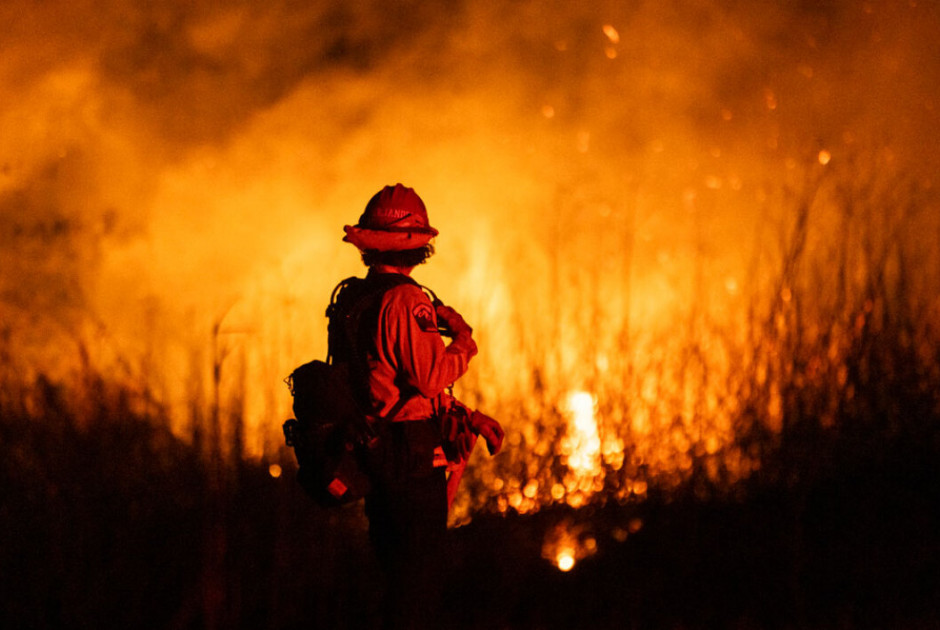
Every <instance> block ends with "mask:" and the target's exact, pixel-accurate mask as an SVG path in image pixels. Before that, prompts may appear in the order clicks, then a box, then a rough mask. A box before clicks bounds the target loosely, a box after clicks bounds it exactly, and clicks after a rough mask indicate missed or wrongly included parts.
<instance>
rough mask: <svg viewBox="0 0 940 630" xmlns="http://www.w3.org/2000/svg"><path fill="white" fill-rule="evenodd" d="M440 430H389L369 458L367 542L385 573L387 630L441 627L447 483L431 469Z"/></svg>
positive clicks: (409, 425)
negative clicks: (438, 622)
mask: <svg viewBox="0 0 940 630" xmlns="http://www.w3.org/2000/svg"><path fill="white" fill-rule="evenodd" d="M439 442H440V438H439V434H438V432H437V430H436V429H435V428H434V427H433V425H431V423H429V422H400V423H393V424H391V425H390V426H389V427H388V428H387V429H386V430H385V431H383V432H382V435H381V437H380V441H379V446H378V447H376V449H375V451H374V452H373V453H372V456H371V466H370V467H371V469H372V479H373V488H372V493H371V494H370V495H369V496H368V497H367V498H366V515H367V516H368V518H369V537H370V539H371V540H372V544H373V547H374V549H375V553H376V556H377V558H378V561H379V564H380V566H381V567H382V569H383V571H384V572H385V577H386V581H385V583H386V592H385V594H384V598H385V599H384V602H383V611H384V624H385V628H387V629H389V630H392V629H394V630H417V629H420V628H439V626H438V625H437V621H438V616H439V608H440V599H441V594H442V587H443V579H444V567H445V563H446V562H447V557H446V556H447V554H446V543H447V481H446V478H445V471H444V468H434V467H433V466H432V460H433V451H434V447H435V446H436V445H437V444H439Z"/></svg>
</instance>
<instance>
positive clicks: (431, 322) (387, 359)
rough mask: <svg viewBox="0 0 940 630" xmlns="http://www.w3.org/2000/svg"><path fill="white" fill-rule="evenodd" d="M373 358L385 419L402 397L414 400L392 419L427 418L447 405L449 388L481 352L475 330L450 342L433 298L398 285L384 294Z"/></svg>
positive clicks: (374, 384)
mask: <svg viewBox="0 0 940 630" xmlns="http://www.w3.org/2000/svg"><path fill="white" fill-rule="evenodd" d="M374 348H375V354H374V355H373V354H372V353H370V356H369V394H370V397H371V399H372V401H371V402H372V405H373V409H374V410H375V411H376V412H377V414H378V415H379V416H382V417H384V416H385V415H386V414H387V413H388V412H389V410H391V409H392V407H394V406H395V404H396V403H397V402H398V399H399V398H400V397H401V396H405V397H409V399H408V401H407V402H406V403H405V404H404V405H403V406H402V407H401V409H400V410H399V411H398V412H397V413H396V414H395V417H394V418H390V420H392V421H394V422H400V421H406V420H424V419H427V418H430V417H431V416H432V415H433V414H434V412H435V410H436V408H437V406H438V405H440V404H441V399H442V394H443V393H444V390H445V389H446V388H447V387H448V386H449V385H451V384H453V383H454V381H456V380H457V379H458V378H460V377H461V376H462V375H463V374H464V373H465V372H466V371H467V365H468V364H469V362H470V359H471V358H472V357H473V356H474V355H475V354H476V353H477V346H476V343H475V342H474V341H473V338H472V337H471V334H470V332H469V331H463V332H460V333H458V334H457V335H456V336H455V337H454V338H453V339H452V340H451V342H450V343H449V344H447V345H446V346H445V344H444V339H443V338H442V337H441V334H440V332H439V331H438V327H437V313H436V312H435V309H434V306H433V305H432V304H431V300H430V299H428V296H427V295H425V293H424V292H423V291H422V290H421V288H420V287H419V286H417V285H414V284H411V283H407V284H400V285H398V286H395V287H393V288H391V289H389V290H388V291H386V293H385V295H384V296H383V297H382V303H381V306H380V308H379V313H378V329H377V331H376V334H375V345H374Z"/></svg>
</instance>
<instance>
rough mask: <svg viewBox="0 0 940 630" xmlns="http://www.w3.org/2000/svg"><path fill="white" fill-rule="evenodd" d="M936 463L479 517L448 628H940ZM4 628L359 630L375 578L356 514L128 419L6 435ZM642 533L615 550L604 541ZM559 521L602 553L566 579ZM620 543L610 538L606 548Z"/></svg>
mask: <svg viewBox="0 0 940 630" xmlns="http://www.w3.org/2000/svg"><path fill="white" fill-rule="evenodd" d="M938 451H940V449H938V448H937V444H936V443H935V442H931V441H929V440H928V441H924V440H916V441H907V442H905V441H904V440H893V441H889V442H886V443H884V444H879V445H877V448H875V447H874V446H872V447H869V448H866V449H862V451H860V452H862V453H863V455H858V454H856V455H853V456H852V457H847V456H844V457H843V456H840V455H839V454H838V453H835V454H833V453H830V452H828V451H821V452H820V453H818V455H819V456H821V457H825V458H828V460H827V461H828V465H824V466H817V467H816V471H815V472H814V473H813V475H812V476H811V478H809V477H810V476H809V475H806V476H803V477H800V476H799V475H797V476H796V477H795V479H794V478H791V479H790V481H787V482H784V481H780V479H781V478H783V477H782V476H780V475H776V476H775V475H771V474H767V475H764V476H763V477H761V476H759V477H757V478H755V479H754V480H752V482H751V483H750V484H749V485H748V486H747V487H746V488H744V489H743V491H742V492H741V493H738V495H737V497H738V498H734V499H731V498H728V497H727V496H725V497H724V498H711V499H701V498H695V497H694V496H693V495H692V493H688V496H682V495H681V493H680V495H678V496H672V497H670V498H669V499H668V500H667V499H666V498H664V497H662V496H658V495H657V494H656V493H655V492H651V496H650V498H649V499H648V500H647V501H645V502H644V503H641V504H636V505H626V506H620V505H608V506H605V507H602V506H594V507H590V508H586V509H581V510H578V511H574V510H570V509H560V508H553V509H546V510H543V511H542V512H540V513H537V514H535V515H527V516H522V515H512V514H510V515H507V516H500V515H490V514H481V515H477V516H476V517H475V518H474V520H473V521H472V523H471V524H469V525H467V526H465V527H461V528H459V529H457V530H454V531H453V532H452V534H453V543H454V556H453V558H454V560H453V566H452V568H453V570H454V572H453V575H452V578H451V580H450V582H449V587H448V591H447V609H448V615H449V620H448V623H447V624H446V627H448V628H455V629H462V628H466V629H470V628H497V629H498V628H513V629H532V630H535V629H556V628H557V629H563V628H564V629H571V628H642V629H656V628H742V629H745V628H747V629H750V628H767V629H770V628H904V629H907V628H940V535H938V531H940V516H938V513H940V509H938V508H940V485H938V483H937V482H938V480H940V464H938V460H937V458H936V455H937V453H938ZM0 487H2V495H0V541H2V544H0V616H2V618H0V625H2V627H4V628H30V629H32V628H36V629H40V628H194V629H196V628H208V629H211V628H246V629H248V628H251V629H256V628H271V629H287V628H331V629H333V628H337V629H338V628H361V627H371V624H373V623H374V622H375V620H376V617H377V605H378V589H379V584H380V581H379V579H378V575H377V571H376V567H375V564H374V561H373V560H372V558H371V556H370V553H369V551H368V547H367V544H366V534H365V531H364V523H363V519H362V514H361V507H360V506H351V507H348V508H342V509H336V510H322V509H320V508H318V507H316V506H315V505H313V503H312V502H311V501H310V500H308V499H307V498H306V497H305V496H304V495H303V494H302V493H301V491H300V490H299V488H298V487H297V486H296V484H295V483H294V482H293V481H292V479H291V478H290V472H287V473H286V474H285V476H284V477H282V478H280V479H273V478H271V477H270V475H269V474H268V473H267V466H266V465H256V466H247V465H246V466H242V467H232V466H222V465H217V466H212V465H209V464H207V463H206V458H205V456H200V455H197V454H196V452H195V451H194V450H193V449H192V448H191V447H188V446H184V445H182V444H181V443H179V442H178V441H176V440H174V439H173V438H172V437H171V436H170V435H169V434H168V433H167V432H166V431H164V430H162V429H154V428H151V427H150V426H148V425H147V424H145V423H143V422H141V421H137V420H125V421H117V420H114V421H105V422H100V423H98V424H96V425H94V426H93V427H91V428H88V429H84V430H78V429H76V428H74V427H73V426H72V425H71V424H70V423H68V422H67V421H48V422H42V423H40V422H37V421H30V420H21V419H12V418H2V419H0ZM635 518H640V519H642V522H643V527H642V529H641V530H640V531H639V532H637V533H635V534H630V535H629V536H628V537H627V538H626V540H624V541H622V542H618V540H617V539H616V537H615V536H614V532H615V529H616V528H618V527H619V528H624V527H625V526H626V524H627V523H628V522H629V521H630V520H631V519H635ZM562 519H568V520H570V521H571V522H572V523H573V524H575V525H579V526H581V527H583V528H584V531H586V532H589V533H590V535H592V536H593V537H594V538H596V540H597V546H598V551H597V553H596V554H595V555H593V556H591V557H589V558H585V559H583V560H581V561H580V562H579V563H578V564H577V565H576V566H575V567H574V569H573V570H572V571H570V572H568V573H562V572H560V571H558V570H557V569H556V568H554V567H553V566H552V565H551V564H550V563H549V562H547V561H546V560H544V559H543V558H542V556H541V548H542V543H543V540H544V538H545V534H546V532H547V531H548V530H549V529H551V528H552V527H553V526H555V525H556V524H557V523H559V522H560V521H561V520H562ZM621 538H622V536H621Z"/></svg>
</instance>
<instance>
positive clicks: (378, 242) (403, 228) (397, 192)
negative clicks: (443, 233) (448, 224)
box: [343, 184, 438, 251]
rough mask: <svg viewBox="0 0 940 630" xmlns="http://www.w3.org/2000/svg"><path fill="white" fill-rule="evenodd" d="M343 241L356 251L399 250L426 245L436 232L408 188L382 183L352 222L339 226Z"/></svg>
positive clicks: (411, 190)
mask: <svg viewBox="0 0 940 630" xmlns="http://www.w3.org/2000/svg"><path fill="white" fill-rule="evenodd" d="M343 229H344V230H345V231H346V236H345V237H343V240H344V241H346V242H347V243H352V244H353V245H355V246H356V247H358V248H359V249H360V250H363V251H365V250H368V249H374V250H378V251H400V250H403V249H415V248H417V247H422V246H424V245H427V244H428V242H429V241H430V240H431V239H432V238H434V237H435V236H437V234H438V232H437V230H435V229H434V228H432V227H431V226H430V225H429V223H428V211H427V209H426V208H425V207H424V202H423V201H421V197H419V196H418V194H417V193H416V192H415V191H414V189H412V188H408V187H406V186H403V185H401V184H395V185H394V186H386V187H385V188H383V189H382V190H380V191H379V192H377V193H375V195H374V196H373V197H372V199H370V200H369V203H368V204H366V209H365V211H364V212H363V213H362V216H360V217H359V223H357V224H356V225H347V226H345V227H344V228H343Z"/></svg>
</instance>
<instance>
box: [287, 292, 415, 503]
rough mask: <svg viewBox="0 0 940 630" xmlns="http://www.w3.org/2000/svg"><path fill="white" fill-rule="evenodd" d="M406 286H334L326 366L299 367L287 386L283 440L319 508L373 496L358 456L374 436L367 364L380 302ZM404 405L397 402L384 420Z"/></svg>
mask: <svg viewBox="0 0 940 630" xmlns="http://www.w3.org/2000/svg"><path fill="white" fill-rule="evenodd" d="M405 283H412V284H417V283H416V282H414V280H412V279H411V278H409V277H407V276H403V275H400V274H375V275H369V276H368V277H366V278H364V279H363V278H356V277H353V278H347V279H346V280H343V281H342V282H340V283H339V284H338V285H337V286H336V288H335V289H333V293H332V295H331V296H330V305H329V307H327V310H326V315H327V317H328V318H329V326H328V347H329V350H328V353H327V360H326V361H320V360H313V361H310V362H308V363H304V364H303V365H301V366H299V367H297V368H296V369H295V370H294V371H293V372H291V374H290V376H288V377H287V378H286V379H285V382H286V383H287V386H288V389H289V390H290V393H291V395H292V396H293V411H294V418H291V419H289V420H287V421H286V422H285V423H284V425H283V430H284V439H285V442H286V443H287V446H289V447H291V448H293V450H294V455H295V457H296V459H297V465H298V470H297V480H298V482H299V483H300V485H301V487H302V488H303V489H304V491H305V492H306V493H307V494H309V495H310V496H311V497H313V498H314V499H315V500H316V501H317V502H318V503H319V504H320V505H322V506H324V507H332V506H337V505H342V504H345V503H350V502H353V501H356V500H358V499H361V498H363V497H365V496H366V495H367V494H368V493H369V492H370V491H371V485H372V484H371V481H370V479H369V475H368V472H367V471H366V470H365V468H364V467H363V465H362V464H363V462H362V459H363V455H364V452H363V451H364V450H366V449H370V448H374V447H375V446H376V444H377V442H378V436H377V433H376V431H375V428H374V426H373V422H372V421H370V415H372V414H371V413H370V412H371V409H370V407H371V404H370V402H369V395H368V365H367V361H366V357H367V352H368V351H369V348H370V346H371V344H372V343H373V339H372V337H373V336H374V333H375V330H376V327H377V325H378V310H379V307H380V305H381V303H382V297H383V296H384V295H385V293H386V292H387V291H388V290H389V289H391V288H393V287H395V286H398V285H400V284H405ZM407 400H408V397H407V396H404V395H403V396H402V397H401V398H400V399H399V401H398V403H397V404H396V405H395V407H394V408H393V409H392V410H391V411H390V412H389V413H388V414H387V417H392V416H394V415H395V414H396V413H397V412H398V411H399V410H400V409H401V407H402V406H403V405H404V403H405V402H406V401H407Z"/></svg>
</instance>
